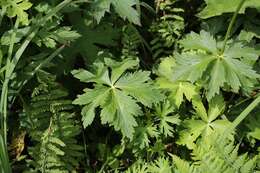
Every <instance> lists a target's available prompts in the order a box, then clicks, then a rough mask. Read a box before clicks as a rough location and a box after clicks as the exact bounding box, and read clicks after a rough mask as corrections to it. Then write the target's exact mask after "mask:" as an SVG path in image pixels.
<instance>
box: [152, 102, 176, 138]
mask: <svg viewBox="0 0 260 173" xmlns="http://www.w3.org/2000/svg"><path fill="white" fill-rule="evenodd" d="M174 112H175V110H174V107H173V106H172V105H171V104H170V102H169V101H164V102H162V103H161V104H157V105H156V106H155V115H156V117H158V119H159V129H160V132H161V133H162V134H163V135H164V136H165V137H167V136H170V137H173V132H174V128H173V125H174V124H176V125H179V124H180V122H181V120H180V119H179V116H178V115H176V114H174ZM156 119H157V118H156Z"/></svg>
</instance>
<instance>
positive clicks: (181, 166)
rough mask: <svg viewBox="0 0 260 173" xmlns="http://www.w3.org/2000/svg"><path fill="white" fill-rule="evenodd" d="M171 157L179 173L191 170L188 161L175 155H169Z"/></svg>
mask: <svg viewBox="0 0 260 173" xmlns="http://www.w3.org/2000/svg"><path fill="white" fill-rule="evenodd" d="M171 156H172V158H173V162H174V165H175V167H176V168H177V170H178V171H179V172H180V173H190V172H191V167H190V164H189V162H187V161H185V160H182V159H181V158H179V157H178V156H176V155H171Z"/></svg>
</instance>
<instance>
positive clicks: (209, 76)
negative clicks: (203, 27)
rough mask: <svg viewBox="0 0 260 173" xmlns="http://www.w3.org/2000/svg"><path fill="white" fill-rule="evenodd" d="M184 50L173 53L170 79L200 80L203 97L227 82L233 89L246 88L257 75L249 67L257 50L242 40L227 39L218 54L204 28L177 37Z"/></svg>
mask: <svg viewBox="0 0 260 173" xmlns="http://www.w3.org/2000/svg"><path fill="white" fill-rule="evenodd" d="M180 43H181V45H182V46H183V48H184V50H185V51H184V52H182V53H181V54H176V61H177V65H176V66H175V67H174V73H173V77H172V80H173V81H176V80H187V81H190V82H197V81H202V83H203V85H204V88H205V89H206V91H207V92H206V96H207V99H208V100H210V99H212V98H213V97H214V96H215V95H216V94H219V91H220V88H223V87H224V86H229V87H230V89H231V90H232V91H233V92H238V91H239V89H241V88H242V89H243V90H245V91H247V92H249V91H250V90H251V89H252V88H253V86H254V83H255V81H256V79H257V78H259V77H260V75H259V74H257V73H256V71H254V70H253V68H252V65H253V64H254V63H255V62H256V60H257V58H258V56H259V54H260V50H258V49H256V48H254V47H248V46H247V45H245V44H244V43H243V42H235V41H233V40H231V41H230V42H229V44H228V46H227V49H226V50H225V51H224V53H223V54H221V53H220V52H219V50H218V47H217V45H218V43H217V41H216V40H215V39H214V38H213V37H212V36H211V35H210V34H209V33H207V32H205V31H201V33H200V34H196V33H191V34H189V35H188V36H187V37H186V38H184V39H183V40H181V41H180Z"/></svg>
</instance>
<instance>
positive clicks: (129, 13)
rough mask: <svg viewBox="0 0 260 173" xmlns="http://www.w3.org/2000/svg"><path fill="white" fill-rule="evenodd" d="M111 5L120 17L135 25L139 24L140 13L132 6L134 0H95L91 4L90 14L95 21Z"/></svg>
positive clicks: (98, 20) (102, 15)
mask: <svg viewBox="0 0 260 173" xmlns="http://www.w3.org/2000/svg"><path fill="white" fill-rule="evenodd" d="M111 5H112V6H113V7H114V8H115V11H116V12H117V13H118V14H119V16H120V17H122V18H123V19H127V20H128V21H129V22H131V23H134V24H136V25H141V22H140V14H139V13H138V12H137V10H136V9H134V8H133V6H134V5H136V0H124V1H121V0H95V2H94V3H93V4H92V6H91V8H92V13H91V15H93V16H94V18H95V19H96V21H97V23H99V22H100V20H101V18H102V17H104V16H105V13H106V12H110V6H111Z"/></svg>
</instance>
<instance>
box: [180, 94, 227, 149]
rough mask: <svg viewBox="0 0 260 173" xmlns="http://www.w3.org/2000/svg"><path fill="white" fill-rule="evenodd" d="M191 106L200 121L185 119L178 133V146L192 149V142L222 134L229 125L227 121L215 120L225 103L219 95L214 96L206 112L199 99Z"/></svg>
mask: <svg viewBox="0 0 260 173" xmlns="http://www.w3.org/2000/svg"><path fill="white" fill-rule="evenodd" d="M193 106H194V109H195V110H196V114H197V115H198V117H200V118H201V120H200V119H186V120H185V121H184V123H183V126H184V127H185V128H186V129H185V130H182V131H181V132H180V138H179V140H178V144H181V145H186V146H187V147H188V148H189V149H192V148H193V147H194V146H195V144H194V142H195V141H196V140H197V139H198V138H199V137H202V138H207V137H208V136H210V135H211V134H213V133H222V132H223V131H225V129H226V128H227V127H229V125H230V124H231V123H230V122H229V121H228V120H225V119H217V118H218V117H219V116H220V115H221V113H222V112H223V111H224V108H225V102H224V99H223V97H222V96H221V95H218V96H215V97H214V98H213V99H212V100H211V101H210V102H209V108H208V111H206V108H205V106H203V104H202V102H201V101H200V100H199V99H196V100H193Z"/></svg>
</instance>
